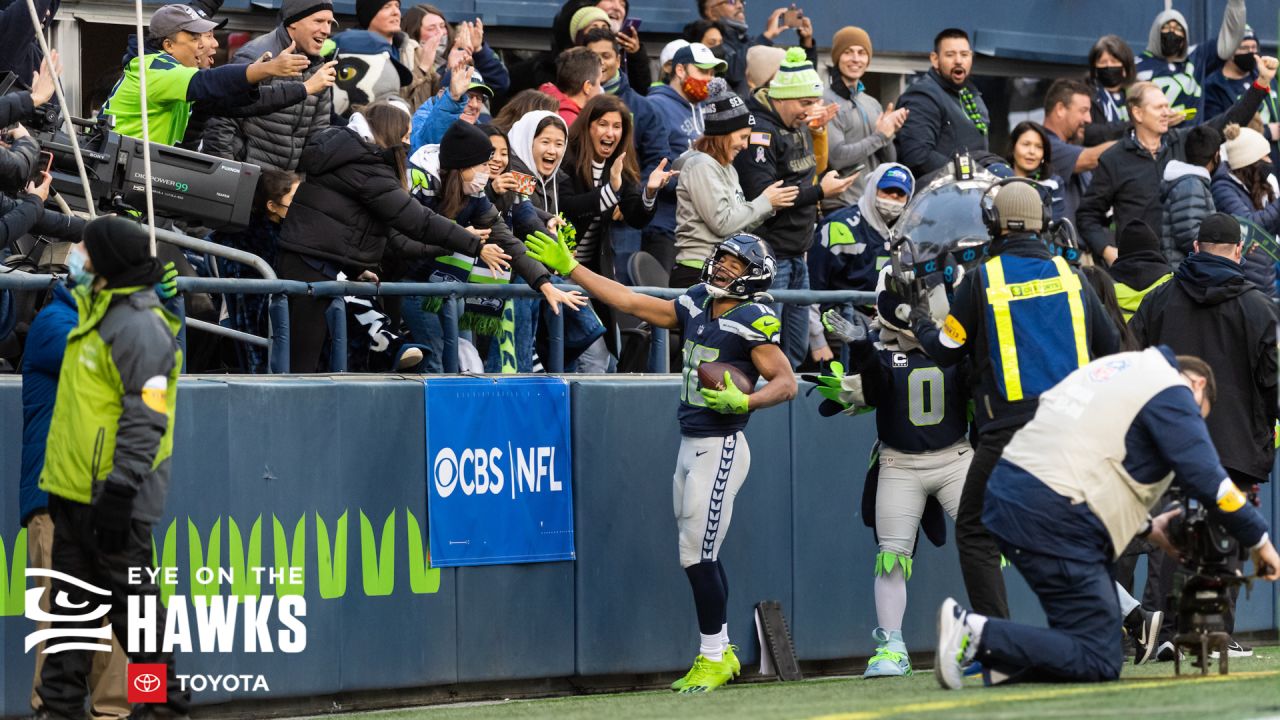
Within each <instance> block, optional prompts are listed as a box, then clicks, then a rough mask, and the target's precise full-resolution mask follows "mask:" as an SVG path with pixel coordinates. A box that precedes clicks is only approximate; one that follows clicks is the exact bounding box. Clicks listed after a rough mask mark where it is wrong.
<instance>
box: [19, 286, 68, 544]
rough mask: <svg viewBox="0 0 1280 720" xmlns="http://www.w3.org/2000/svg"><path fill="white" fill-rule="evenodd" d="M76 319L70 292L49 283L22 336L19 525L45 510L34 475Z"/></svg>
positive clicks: (46, 496)
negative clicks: (44, 300)
mask: <svg viewBox="0 0 1280 720" xmlns="http://www.w3.org/2000/svg"><path fill="white" fill-rule="evenodd" d="M76 315H77V313H76V301H75V298H73V297H72V296H71V291H70V290H68V289H67V286H66V285H63V284H62V283H54V285H53V295H52V297H51V299H50V300H49V304H48V305H46V306H44V309H43V310H41V311H40V312H39V313H37V314H36V317H35V320H32V321H31V327H30V328H29V329H28V330H27V340H26V344H25V345H24V349H23V352H22V479H21V481H20V485H19V487H18V519H19V520H20V521H21V523H22V524H23V525H26V524H27V520H29V519H31V516H32V515H33V514H35V513H36V512H38V511H40V510H43V509H45V508H47V507H48V506H49V494H48V493H46V492H45V491H43V490H41V489H40V486H39V483H40V471H41V470H43V469H44V449H45V442H46V441H47V440H48V437H49V421H50V420H52V419H53V401H54V398H56V397H57V395H58V373H59V372H60V371H61V370H62V355H63V353H64V352H66V349H67V334H68V333H70V332H71V329H72V328H74V327H75V326H76Z"/></svg>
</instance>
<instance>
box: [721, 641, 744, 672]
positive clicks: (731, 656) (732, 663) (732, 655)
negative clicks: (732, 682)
mask: <svg viewBox="0 0 1280 720" xmlns="http://www.w3.org/2000/svg"><path fill="white" fill-rule="evenodd" d="M737 649H738V646H737V645H730V646H729V647H727V648H725V649H724V659H725V661H726V662H728V663H729V667H731V668H733V676H734V677H738V676H739V675H741V674H742V663H741V662H739V661H738V654H737V653H736V652H734V651H735V650H737Z"/></svg>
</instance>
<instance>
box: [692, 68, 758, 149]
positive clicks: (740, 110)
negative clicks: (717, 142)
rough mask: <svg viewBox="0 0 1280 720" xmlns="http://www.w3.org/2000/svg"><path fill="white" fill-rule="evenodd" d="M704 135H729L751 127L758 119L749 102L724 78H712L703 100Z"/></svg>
mask: <svg viewBox="0 0 1280 720" xmlns="http://www.w3.org/2000/svg"><path fill="white" fill-rule="evenodd" d="M702 122H703V124H704V126H705V129H704V130H703V133H702V134H703V135H728V134H729V133H731V132H735V131H737V130H741V129H743V128H746V127H751V126H753V125H755V124H756V120H755V118H754V117H752V116H751V112H750V111H749V110H747V104H746V103H745V102H743V101H742V98H740V97H738V96H737V95H735V94H734V93H733V91H731V90H730V89H729V85H728V84H727V83H726V82H725V81H724V79H723V78H712V79H711V82H710V83H709V84H708V85H707V99H706V100H704V101H702Z"/></svg>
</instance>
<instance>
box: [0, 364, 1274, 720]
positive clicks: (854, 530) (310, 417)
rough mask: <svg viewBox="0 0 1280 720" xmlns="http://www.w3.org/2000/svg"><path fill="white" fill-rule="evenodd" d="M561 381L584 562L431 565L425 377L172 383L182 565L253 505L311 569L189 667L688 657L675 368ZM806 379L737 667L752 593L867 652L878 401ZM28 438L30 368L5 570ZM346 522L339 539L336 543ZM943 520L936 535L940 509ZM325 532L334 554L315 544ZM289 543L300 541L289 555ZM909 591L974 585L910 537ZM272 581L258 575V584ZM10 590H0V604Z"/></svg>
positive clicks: (1261, 607) (816, 648)
mask: <svg viewBox="0 0 1280 720" xmlns="http://www.w3.org/2000/svg"><path fill="white" fill-rule="evenodd" d="M427 382H429V383H435V382H449V380H448V379H445V378H440V379H430V380H427ZM571 383H572V399H571V403H572V415H573V428H572V442H573V453H574V458H573V468H574V471H573V482H572V484H573V493H574V516H575V525H576V549H577V560H576V562H555V563H541V564H528V565H507V566H488V567H469V568H457V569H451V568H450V569H443V570H439V571H434V572H438V575H435V574H433V572H425V571H424V570H425V564H424V567H422V568H418V569H417V571H416V572H415V571H414V569H413V568H412V567H411V556H412V555H414V552H415V550H418V551H419V556H420V555H421V548H422V547H423V544H424V543H425V536H426V521H427V512H426V489H427V479H426V472H427V470H426V463H425V457H424V442H425V439H424V434H425V429H424V418H423V412H424V411H423V408H424V405H423V395H424V393H423V388H422V384H423V383H422V381H420V380H413V379H396V378H379V377H349V378H342V379H331V378H316V379H298V378H261V379H254V378H212V377H202V378H185V379H183V381H182V382H181V389H180V395H179V398H180V399H179V403H178V420H177V438H176V443H175V452H174V467H173V486H172V487H173V489H172V492H171V494H170V497H169V504H168V507H169V510H170V511H171V512H173V513H175V519H176V520H177V523H176V524H175V532H174V542H175V543H176V548H177V552H176V557H177V560H178V562H177V565H178V566H179V567H180V568H181V569H185V567H186V566H187V565H188V558H189V557H190V554H191V552H192V547H191V543H190V538H191V537H192V535H190V533H189V528H188V522H190V523H191V525H192V526H194V528H195V529H196V535H195V537H197V538H199V539H202V542H201V543H200V547H199V548H197V550H198V551H199V552H200V553H203V555H204V556H205V557H206V558H207V557H208V555H210V554H211V553H212V552H213V549H212V545H213V542H212V537H213V536H212V532H211V530H212V528H213V526H214V522H215V521H217V522H218V523H219V533H218V535H217V537H218V547H219V553H220V557H221V563H222V565H227V564H228V562H229V558H230V557H231V555H232V554H233V552H234V551H235V550H237V549H243V548H250V547H252V545H253V542H252V541H251V538H252V536H253V534H254V532H253V530H252V528H253V526H254V525H255V523H256V521H259V519H260V525H259V533H258V534H259V540H260V552H261V560H260V563H259V564H261V565H264V566H270V565H273V564H274V563H275V561H276V560H277V559H279V558H278V555H277V553H278V551H285V553H286V555H287V557H284V560H283V564H288V563H292V564H295V565H296V564H301V565H303V566H304V568H305V569H304V571H303V572H304V576H305V581H304V582H305V591H304V594H305V597H306V599H307V615H306V617H305V619H304V621H305V624H306V628H307V646H306V649H305V650H304V651H303V652H302V653H299V654H283V653H281V652H279V651H278V649H277V652H275V653H270V654H268V653H256V654H248V653H245V652H243V650H242V649H237V650H236V651H235V652H233V653H230V654H212V653H190V654H186V653H184V654H181V655H180V656H179V672H182V673H205V674H237V675H239V674H250V675H257V674H261V675H263V676H264V677H265V679H266V680H267V682H268V684H269V686H270V697H273V698H278V697H306V696H323V695H326V694H333V693H339V692H345V691H355V690H376V689H384V688H385V689H389V688H412V687H424V686H431V685H447V684H452V683H459V682H472V681H502V680H515V679H527V678H541V677H564V676H572V675H580V676H593V675H607V674H625V673H650V672H667V673H672V674H674V673H676V672H678V671H683V670H684V669H686V668H687V667H688V664H689V662H690V661H691V660H692V658H693V656H694V655H695V654H696V652H697V635H696V632H697V626H696V620H695V616H694V610H693V604H692V601H691V599H690V595H689V591H688V584H687V581H686V579H685V575H684V573H683V571H682V570H681V569H680V566H679V562H678V559H677V549H676V538H675V520H674V519H673V517H672V505H671V475H672V471H673V468H674V464H675V455H676V449H677V447H678V445H679V433H678V430H677V426H676V423H675V411H676V403H677V395H678V388H679V380H678V378H676V377H674V376H673V377H670V378H661V377H655V376H642V377H632V378H623V377H614V378H594V379H593V378H584V379H578V378H572V379H571ZM804 389H805V388H804V387H803V386H802V389H801V396H800V397H798V398H797V399H796V400H795V401H794V402H793V403H790V404H789V405H786V406H783V407H777V408H771V409H768V410H764V411H761V412H758V413H756V414H755V415H754V416H753V418H752V420H751V424H750V426H749V427H748V430H747V438H748V442H749V444H750V447H751V457H752V463H751V471H750V474H749V476H748V479H747V482H746V484H745V485H744V486H743V488H742V490H741V492H740V493H739V495H738V497H737V501H736V504H735V507H734V514H733V517H732V526H731V529H730V530H729V534H728V536H727V539H726V541H725V544H724V547H723V551H722V554H721V557H722V560H723V562H724V564H725V567H726V570H727V572H728V574H729V577H730V585H731V588H732V592H731V595H730V598H729V600H730V620H729V625H730V632H731V636H732V638H733V640H734V642H735V643H736V644H738V645H739V646H740V647H741V648H742V653H741V656H742V658H743V661H744V662H745V663H749V664H750V663H755V662H756V661H757V659H758V647H757V642H756V639H755V629H754V624H753V622H752V608H753V606H754V604H755V603H756V602H758V601H760V600H766V599H772V600H779V601H781V602H782V604H783V607H784V608H785V610H786V614H787V617H788V621H789V623H790V629H791V633H792V636H793V638H794V641H795V645H796V649H797V652H798V654H799V655H800V657H801V658H802V659H804V660H821V659H838V658H850V657H859V656H862V657H865V656H867V655H869V654H870V653H871V651H872V650H873V643H872V640H871V637H870V633H871V630H872V629H873V628H874V627H875V604H874V598H873V594H872V562H873V558H874V556H875V545H874V541H873V538H872V535H871V532H870V531H869V530H868V529H867V528H866V527H864V526H863V522H862V517H861V514H860V498H861V492H862V484H863V476H864V474H865V470H866V465H867V457H868V452H869V450H870V448H871V445H872V444H873V442H874V439H875V424H874V417H873V416H871V415H864V416H860V417H856V418H849V417H843V416H841V417H837V418H830V419H827V418H822V417H820V416H819V415H818V413H817V404H818V401H819V399H820V398H819V397H818V396H817V395H816V394H814V395H813V396H805V395H804ZM21 437H22V402H21V385H20V383H19V382H18V381H17V379H16V378H4V379H0V476H2V477H3V484H2V485H0V540H3V542H4V548H5V554H4V556H3V557H2V558H0V560H3V563H0V568H3V570H4V571H5V573H6V574H7V573H8V572H9V571H10V570H12V569H13V568H14V567H15V564H14V562H13V561H14V560H15V558H14V551H15V549H16V548H15V541H16V540H17V538H18V535H19V528H18V517H17V515H18V512H17V485H18V477H19V467H20V456H21ZM1264 508H1265V509H1266V510H1267V512H1268V513H1269V516H1270V518H1271V521H1272V526H1273V527H1275V526H1276V525H1277V521H1280V516H1278V515H1277V507H1276V500H1275V497H1274V493H1272V492H1271V491H1270V489H1269V488H1268V489H1267V490H1266V492H1265V493H1264ZM393 511H394V514H393ZM300 519H303V522H301V523H300V522H299V520H300ZM232 520H234V521H235V524H236V530H237V532H235V533H232V528H231V527H230V526H231V521H232ZM321 522H323V524H324V526H323V527H321V525H320V523H321ZM168 525H169V523H168V521H166V522H163V523H160V525H159V526H157V528H156V530H155V535H156V538H155V539H156V543H157V552H158V554H159V556H161V557H163V554H164V552H165V550H164V548H165V547H167V546H169V545H170V544H171V543H170V541H169V540H168V539H167V538H166V537H165V531H166V528H167V526H168ZM341 528H345V535H346V545H345V547H346V552H345V554H341V553H339V552H338V548H339V547H341V542H340V537H341V535H342V532H341V531H340V529H341ZM415 532H416V533H418V534H417V538H416V540H415V537H414V533H415ZM948 533H949V538H948V539H949V540H950V539H951V538H950V534H951V528H950V527H949V528H948ZM233 535H234V536H235V537H233ZM299 535H301V541H300V544H299ZM321 536H323V538H324V542H323V543H322V542H321ZM277 537H279V538H280V540H282V541H283V542H278V541H277ZM389 544H393V545H394V547H388V545H389ZM237 545H239V546H240V547H239V548H237V547H236V546H237ZM321 545H324V546H326V547H327V548H329V549H330V552H329V554H328V555H327V556H326V557H324V558H321V557H320V546H321ZM295 549H298V550H301V551H302V552H303V553H304V554H305V560H304V561H302V562H301V563H299V561H298V558H297V555H296V554H295ZM339 557H345V559H346V567H347V571H346V575H345V577H346V580H345V587H340V586H338V585H335V583H334V580H333V577H336V576H337V573H334V572H331V571H330V568H334V567H337V566H338V564H339V562H338V560H339ZM330 558H333V560H332V561H331V560H330ZM387 558H390V562H391V564H392V565H393V568H392V570H391V571H388V570H387V566H386V563H387ZM250 560H251V558H246V562H249V561H250ZM23 563H25V559H23V561H22V563H18V567H21V565H22V564H23ZM371 563H372V565H371ZM209 564H212V562H211V561H210V563H209ZM249 564H250V565H252V562H249ZM379 564H380V565H379ZM366 565H371V566H372V567H374V568H375V569H378V568H379V567H380V569H381V570H382V571H383V573H382V574H381V575H378V574H377V573H371V572H369V570H368V568H366ZM322 576H323V577H322ZM388 576H389V577H390V584H389V585H388V584H387V577H388ZM5 577H6V575H5V574H0V581H3V580H4V579H5ZM1006 579H1007V580H1008V584H1009V592H1010V599H1011V604H1012V607H1013V612H1014V616H1015V618H1018V619H1021V620H1025V621H1027V622H1036V623H1039V622H1043V615H1042V613H1041V611H1040V609H1039V606H1038V604H1037V602H1036V600H1035V598H1034V596H1033V595H1031V593H1030V592H1029V591H1028V590H1027V588H1026V586H1025V585H1024V584H1023V583H1022V581H1021V579H1020V578H1019V577H1018V575H1017V573H1016V572H1015V571H1013V570H1009V571H1008V572H1007V573H1006ZM437 582H438V586H436V585H435V583H437ZM187 585H188V583H187V579H186V576H185V574H182V578H181V580H180V582H179V585H178V587H177V588H176V590H175V592H176V593H177V594H179V595H181V594H185V593H188V592H189V588H188V587H187ZM322 586H323V587H322ZM909 588H910V594H911V595H910V597H911V600H910V604H909V607H908V610H907V619H906V636H907V641H908V645H909V646H910V648H911V649H912V650H916V651H924V652H927V651H930V650H931V648H932V643H933V640H934V638H933V633H934V620H933V614H934V612H935V610H936V608H937V606H938V603H939V602H941V600H942V599H943V598H944V597H946V596H947V595H955V596H957V597H960V598H963V597H964V588H963V585H962V582H961V580H960V575H959V569H958V567H957V566H956V554H955V549H954V544H953V543H952V542H948V544H947V545H945V546H944V547H942V548H934V547H933V546H932V545H930V544H929V543H928V541H927V540H922V541H921V543H920V545H919V547H918V550H917V559H916V561H915V565H914V573H913V576H912V580H911V582H910V584H909ZM222 592H223V593H228V592H229V589H228V588H227V587H226V586H223V588H222ZM273 592H274V590H273V589H272V587H271V586H269V585H266V584H264V585H263V586H262V588H261V593H262V595H263V596H266V595H270V594H273ZM322 594H323V595H326V597H322ZM3 599H4V594H3V588H2V587H0V610H4V603H3ZM19 608H20V606H19ZM1241 608H1242V609H1241V612H1240V618H1239V623H1238V627H1239V628H1240V629H1241V630H1262V629H1270V628H1274V627H1276V595H1275V590H1274V588H1273V587H1272V586H1270V585H1265V586H1258V587H1255V588H1254V590H1253V593H1252V596H1251V597H1249V598H1248V599H1247V600H1244V599H1242V602H1241ZM273 627H274V626H273ZM32 629H33V627H32V624H31V623H30V622H29V621H27V620H26V619H25V618H23V617H21V614H20V609H19V611H18V613H17V614H16V615H14V614H13V613H12V608H10V611H9V614H8V616H0V683H3V705H0V715H4V716H20V715H24V714H25V713H26V712H27V707H26V702H27V700H26V699H27V696H28V695H27V694H28V692H29V690H30V682H31V668H32V656H31V655H30V654H24V652H23V639H24V637H25V635H26V634H27V633H28V632H30V631H31V630H32ZM241 646H242V643H240V641H239V638H237V647H238V648H240V647H241ZM259 697H261V696H259ZM233 698H240V699H252V698H254V695H252V694H249V693H245V692H240V693H227V692H225V691H219V692H212V691H206V692H202V693H197V694H196V701H197V702H198V703H217V702H222V701H226V700H229V699H233Z"/></svg>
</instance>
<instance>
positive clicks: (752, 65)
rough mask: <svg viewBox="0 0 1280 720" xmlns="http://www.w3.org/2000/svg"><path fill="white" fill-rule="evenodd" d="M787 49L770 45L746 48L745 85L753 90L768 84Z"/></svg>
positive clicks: (776, 72)
mask: <svg viewBox="0 0 1280 720" xmlns="http://www.w3.org/2000/svg"><path fill="white" fill-rule="evenodd" d="M786 55H787V51H786V50H783V49H782V48H780V47H773V46H772V45H753V46H751V47H750V48H749V49H748V50H747V87H749V88H751V89H752V90H755V89H756V88H760V87H764V86H765V85H768V84H769V81H770V80H772V79H773V77H774V76H775V75H777V74H778V68H779V67H781V65H782V58H784V57H786Z"/></svg>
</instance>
